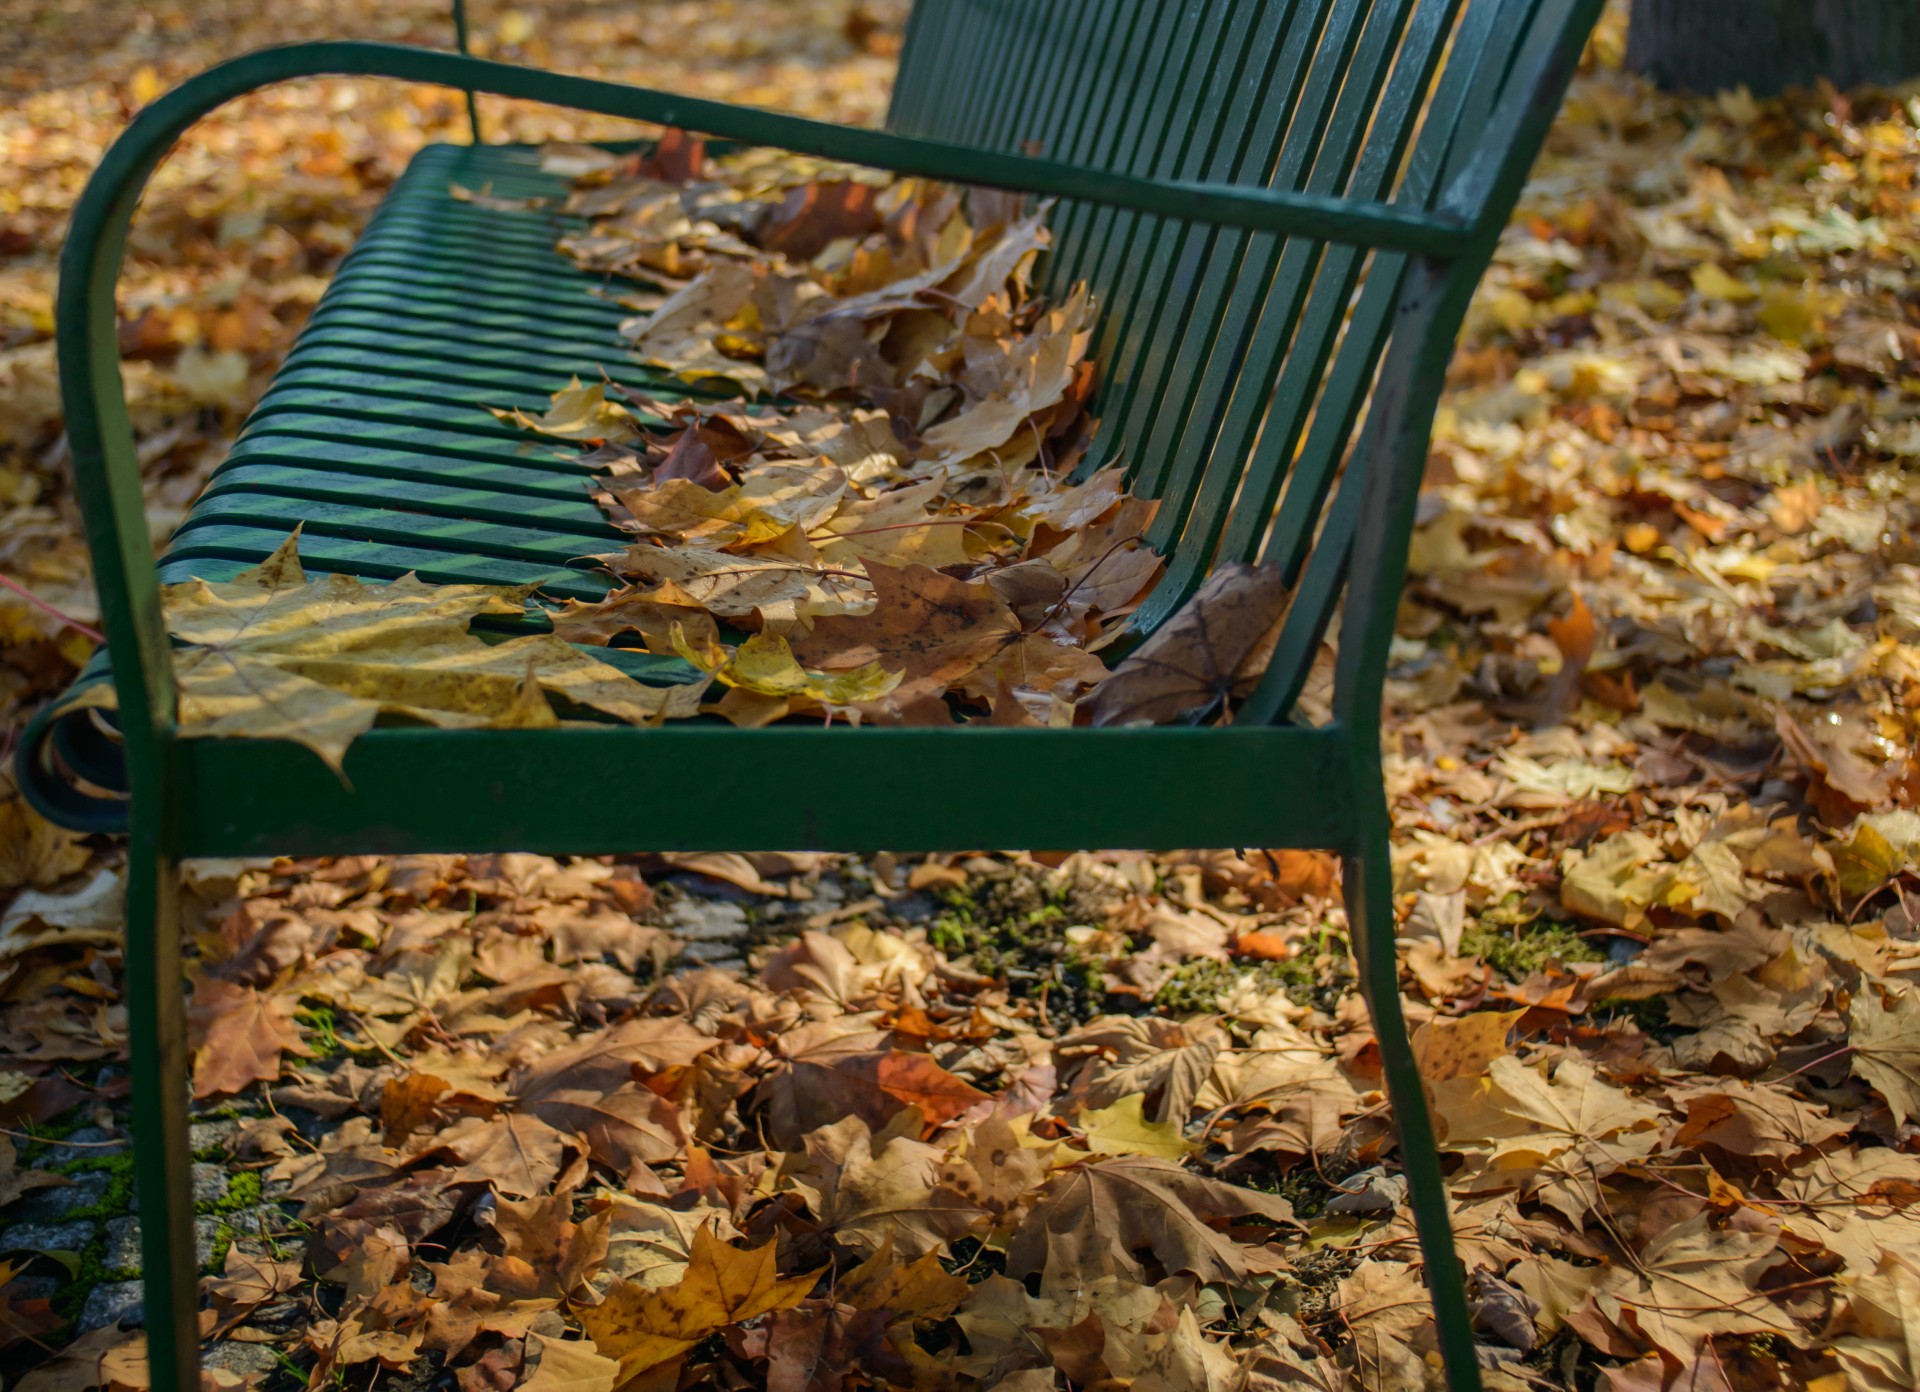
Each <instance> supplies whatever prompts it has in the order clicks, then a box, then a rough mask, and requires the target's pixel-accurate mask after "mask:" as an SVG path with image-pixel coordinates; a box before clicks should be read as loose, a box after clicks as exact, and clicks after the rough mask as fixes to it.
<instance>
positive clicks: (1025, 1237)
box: [1007, 1155, 1293, 1282]
mask: <svg viewBox="0 0 1920 1392" xmlns="http://www.w3.org/2000/svg"><path fill="white" fill-rule="evenodd" d="M1203 1214H1204V1215H1206V1217H1204V1218H1203V1217H1202V1216H1201V1215H1203ZM1209 1218H1211V1219H1215V1220H1220V1219H1232V1218H1262V1219H1265V1220H1267V1221H1268V1222H1273V1223H1291V1222H1292V1221H1293V1206H1292V1205H1291V1204H1289V1203H1288V1202H1287V1201H1286V1200H1285V1199H1281V1198H1276V1197H1274V1196H1273V1195H1270V1194H1262V1193H1259V1192H1257V1191H1255V1190H1252V1189H1242V1188H1239V1187H1238V1186H1236V1185H1232V1184H1225V1183H1222V1182H1221V1181H1220V1180H1217V1179H1207V1178H1205V1177H1203V1176H1201V1175H1197V1174H1194V1173H1193V1172H1192V1171H1191V1170H1186V1169H1182V1168H1181V1167H1180V1166H1179V1165H1176V1164H1173V1163H1172V1162H1170V1161H1167V1160H1161V1159H1158V1158H1156V1157H1154V1156H1150V1155H1116V1156H1112V1157H1109V1158H1106V1159H1101V1160H1096V1161H1092V1162H1089V1163H1086V1164H1081V1165H1076V1166H1074V1167H1073V1168H1072V1169H1069V1170H1065V1171H1063V1172H1062V1173H1060V1174H1058V1175H1056V1176H1054V1178H1053V1179H1051V1180H1049V1181H1048V1183H1047V1186H1046V1188H1045V1189H1044V1190H1043V1191H1042V1192H1041V1195H1040V1198H1039V1200H1038V1201H1037V1202H1036V1203H1035V1204H1034V1206H1033V1213H1032V1216H1031V1217H1030V1218H1029V1219H1028V1221H1027V1222H1026V1223H1025V1224H1024V1225H1023V1226H1022V1227H1021V1228H1020V1230H1019V1231H1018V1232H1017V1233H1016V1234H1015V1235H1014V1239H1013V1244H1012V1245H1011V1246H1010V1247H1009V1248H1008V1249H1007V1274H1008V1275H1010V1276H1015V1277H1022V1276H1027V1275H1029V1274H1034V1273H1045V1278H1046V1279H1047V1280H1049V1281H1078V1282H1090V1281H1092V1280H1094V1279H1096V1278H1098V1277H1100V1276H1103V1275H1121V1276H1125V1277H1128V1278H1130V1279H1133V1280H1140V1279H1144V1278H1146V1268H1144V1267H1143V1266H1142V1265H1141V1263H1140V1261H1139V1259H1138V1258H1137V1257H1136V1256H1135V1255H1134V1254H1135V1253H1136V1252H1140V1251H1151V1252H1152V1253H1153V1255H1154V1258H1155V1260H1156V1261H1157V1262H1158V1263H1159V1265H1160V1266H1161V1268H1162V1269H1163V1270H1164V1271H1165V1272H1166V1273H1167V1274H1169V1275H1172V1274H1175V1273H1179V1272H1192V1273H1193V1274H1194V1275H1196V1276H1198V1277H1199V1278H1200V1279H1201V1280H1202V1281H1233V1280H1238V1279H1242V1278H1244V1277H1246V1276H1248V1275H1251V1274H1252V1273H1254V1272H1256V1271H1273V1270H1275V1269H1277V1267H1278V1265H1279V1258H1278V1256H1277V1255H1276V1254H1275V1253H1273V1252H1271V1251H1270V1250H1268V1249H1267V1248H1265V1247H1261V1246H1253V1245H1248V1244H1244V1243H1240V1242H1236V1241H1234V1240H1233V1239H1232V1238H1230V1237H1227V1236H1226V1235H1224V1234H1222V1233H1221V1232H1220V1231H1219V1230H1218V1229H1216V1228H1214V1227H1213V1226H1211V1225H1210V1224H1209V1222H1208V1221H1207V1219H1209Z"/></svg>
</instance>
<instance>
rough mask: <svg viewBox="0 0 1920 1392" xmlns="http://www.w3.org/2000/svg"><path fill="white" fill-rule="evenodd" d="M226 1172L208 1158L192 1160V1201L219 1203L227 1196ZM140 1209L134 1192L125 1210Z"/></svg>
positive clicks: (138, 1198)
mask: <svg viewBox="0 0 1920 1392" xmlns="http://www.w3.org/2000/svg"><path fill="white" fill-rule="evenodd" d="M227 1183H228V1179H227V1172H226V1170H225V1169H224V1168H222V1167H221V1166H219V1165H216V1164H214V1163H213V1162H212V1161H210V1160H196V1161H194V1162H193V1201H194V1202H195V1203H196V1204H203V1203H219V1202H220V1200H222V1199H224V1198H226V1196H227ZM139 1211H140V1195H139V1194H137V1193H136V1194H135V1195H134V1196H133V1201H132V1202H131V1203H130V1204H128V1205H127V1212H129V1213H138V1212H139Z"/></svg>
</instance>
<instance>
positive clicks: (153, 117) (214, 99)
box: [56, 43, 1469, 740]
mask: <svg viewBox="0 0 1920 1392" xmlns="http://www.w3.org/2000/svg"><path fill="white" fill-rule="evenodd" d="M327 75H338V76H361V77H389V78H396V79H400V80H402V81H410V82H431V83H435V84H438V85H442V86H447V87H454V88H462V89H467V90H470V91H478V92H486V93H490V94H492V95H496V96H504V97H520V98H524V99H527V100H531V101H541V102H550V103H553V104H556V105H561V106H567V107H572V108H575V109H577V110H581V111H591V112H597V113H599V114H602V115H607V116H616V117H624V118H628V119H631V120H636V121H648V122H653V123H655V124H659V125H665V126H679V127H682V128H684V129H687V130H693V131H698V132H701V133H702V134H706V135H712V136H719V137H722V138H725V139H731V140H739V141H744V142H746V143H749V144H755V145H773V146H779V147H781V148H784V149H788V150H793V151H797V152H799V153H803V154H810V155H816V156H820V157H822V158H827V159H836V160H843V161H846V162H848V163H851V164H863V165H869V166H873V167H877V168H882V169H890V170H894V171H896V172H899V173H903V174H913V175H920V176H923V177H927V178H934V179H943V180H948V181H951V182H955V183H963V184H982V185H988V186H991V187H995V188H1004V189H1011V190H1015V191H1019V192H1026V193H1038V194H1047V195H1054V196H1059V197H1067V198H1076V199H1082V200H1085V201H1088V202H1093V203H1101V204H1106V205H1109V206H1112V207H1117V208H1124V209H1129V210H1131V211H1134V212H1141V213H1149V214H1154V215H1157V216H1162V217H1168V218H1175V219H1180V220H1183V221H1189V222H1204V223H1214V224H1218V225H1224V226H1230V227H1239V228H1245V229H1249V230H1255V231H1263V232H1271V233H1278V234H1283V235H1295V236H1306V237H1313V238H1316V239H1322V240H1327V241H1333V242H1343V243H1348V244H1355V245H1363V246H1376V247H1381V248H1385V249H1390V250H1398V251H1410V252H1416V253H1420V254H1424V255H1428V256H1435V257H1447V256H1451V255H1453V254H1455V253H1456V252H1457V251H1459V250H1460V249H1462V248H1463V247H1464V246H1465V245H1466V242H1467V238H1468V231H1469V229H1468V226H1467V223H1466V220H1465V219H1463V218H1460V217H1458V216H1453V215H1446V214H1436V213H1430V212H1423V211H1416V210H1412V209H1406V208H1398V207H1393V206H1390V205H1386V204H1378V203H1373V204H1367V203H1347V202H1342V201H1340V200H1338V199H1332V198H1323V197H1316V196H1313V195H1310V194H1300V193H1292V192H1287V191H1281V190H1268V189H1259V188H1247V187H1238V186H1230V185H1223V184H1197V183H1186V182H1179V181H1167V180H1155V179H1143V178H1138V177H1134V176H1130V175H1124V174H1110V173H1106V172H1103V171H1101V170H1096V169H1088V168H1085V167H1084V166H1078V165H1071V164H1063V163H1060V162H1058V161H1055V160H1048V159H1041V158H1037V157H1033V156H1028V155H1015V154H1003V153H999V152H996V151H990V150H979V149H973V148H970V147H968V146H964V145H954V144H949V143H944V142H940V141H931V140H919V139H914V138H911V137H907V136H900V135H893V134H890V133H888V132H885V131H875V130H860V129H854V128H851V127H846V126H836V125H832V124H829V123H827V122H823V121H813V120H808V119H805V118H803V117H799V116H787V115H783V114H780V113H777V112H771V111H760V110H756V109H752V108H748V107H740V106H733V105H729V104H727V103H725V102H715V101H705V100H701V99H699V98H695V97H685V96H678V95H675V94H673V93H668V92H658V91H652V90H649V89H647V88H643V87H629V86H625V85H622V84H620V83H614V82H602V81H598V80H595V79H591V78H584V77H569V76H564V75H561V74H555V73H546V72H540V71H538V70H536V69H532V68H520V67H514V66H511V65H509V64H505V63H493V62H487V61H484V60H482V59H477V58H469V57H466V56H463V55H460V54H454V53H441V52H436V51H433V50H431V49H422V48H411V47H405V46H401V45H397V44H377V43H310V44H292V45H288V46H286V47H284V48H270V49H264V50H262V51H260V52H258V53H252V54H248V55H247V56H245V57H242V58H236V59H234V60H233V61H231V62H228V63H223V64H221V65H220V66H218V67H215V68H212V69H209V70H208V71H207V72H205V73H202V74H201V75H200V76H198V77H196V78H194V79H192V80H191V81H189V82H187V83H185V84H184V85H183V86H181V87H179V88H176V89H175V90H174V91H172V92H169V93H168V94H166V95H165V96H163V97H161V98H160V99H159V100H158V101H156V102H154V103H153V105H151V106H149V107H148V108H147V109H146V110H144V111H142V112H141V113H140V114H139V116H137V117H136V118H135V119H134V121H133V123H132V125H130V126H129V127H128V128H127V130H126V131H125V132H123V133H122V134H121V136H120V138H119V139H118V140H116V141H114V143H113V145H112V146H111V147H110V148H109V149H108V151H107V153H106V155H105V157H104V158H103V159H102V160H101V162H100V167H99V169H97V170H96V171H95V172H94V175H93V177H92V179H90V180H89V181H88V183H87V187H86V190H85V192H84V193H82V195H81V197H80V201H79V203H78V204H77V205H76V206H75V208H74V214H73V223H72V227H71V229H70V231H69V234H68V238H67V243H66V247H65V249H64V251H63V252H62V255H61V259H60V289H59V299H58V308H57V320H56V330H57V332H56V336H57V338H58V344H59V347H58V351H59V362H60V386H61V396H62V400H63V402H64V405H65V408H66V416H67V424H68V431H69V438H70V439H71V442H72V448H73V459H74V474H75V480H76V485H77V491H78V494H79V498H80V503H81V507H82V510H83V512H84V513H85V517H86V524H87V539H88V542H89V544H90V546H91V548H92V551H93V556H94V569H95V579H96V583H97V584H98V586H99V591H100V607H101V612H102V615H103V617H104V619H105V622H106V629H107V635H108V646H109V649H110V651H111V654H112V658H113V670H114V677H115V680H116V682H117V683H118V684H119V688H120V702H121V718H122V720H123V722H125V723H126V725H127V727H128V729H127V733H128V737H129V739H130V740H134V739H139V738H141V736H142V734H143V731H142V729H141V727H142V726H143V725H144V726H145V727H146V730H147V731H154V730H165V729H167V728H169V727H170V726H171V725H172V723H173V714H174V700H173V683H172V679H171V664H170V661H169V653H168V642H167V634H166V626H165V623H164V621H163V619H162V616H161V612H160V594H159V576H158V570H157V568H156V566H155V563H154V556H153V549H152V547H151V545H150V544H149V542H148V539H147V529H146V519H145V509H144V505H143V503H142V500H141V494H140V475H139V468H138V466H137V464H136V462H135V458H134V445H133V430H132V426H131V424H130V422H129V420H128V416H127V410H126V403H125V400H124V398H123V396H122V393H121V382H120V364H119V354H118V349H117V332H116V323H115V305H114V283H115V281H116V279H117V278H118V275H119V271H120V263H121V259H122V252H123V249H124V244H125V239H126V232H127V227H128V223H129V222H130V220H131V218H132V216H133V210H134V206H135V205H136V204H137V203H138V201H139V198H140V194H141V191H142V190H143V189H144V188H145V186H146V182H147V178H148V176H149V175H150V174H151V173H152V172H153V169H154V166H155V165H156V164H158V163H159V161H160V158H161V157H162V156H163V155H164V154H166V152H167V151H168V150H170V149H171V148H172V147H173V145H174V143H175V141H177V140H178V139H179V137H180V135H181V134H182V133H183V132H184V131H185V130H186V129H187V127H188V126H190V125H192V124H193V123H194V122H195V121H197V120H198V119H199V118H200V117H202V116H204V115H206V114H207V113H208V112H209V111H212V110H213V109H214V108H216V107H218V106H220V105H222V104H224V103H225V102H227V101H230V100H232V99H233V98H235V97H238V96H242V95H244V94H245V93H247V92H250V91H253V90H254V89H256V88H259V87H265V86H268V85H270V84H272V83H275V82H283V81H287V80H288V79H291V78H301V77H319V76H327Z"/></svg>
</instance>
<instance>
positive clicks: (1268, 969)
mask: <svg viewBox="0 0 1920 1392" xmlns="http://www.w3.org/2000/svg"><path fill="white" fill-rule="evenodd" d="M1249 976H1251V977H1252V978H1253V984H1254V988H1255V989H1256V990H1260V991H1284V992H1285V993H1286V996H1287V999H1288V1000H1290V1001H1292V1002H1293V1003H1294V1004H1295V1005H1303V1006H1311V1007H1312V1008H1313V1009H1315V1010H1322V1011H1331V1010H1332V1009H1333V1008H1334V1006H1335V1005H1336V1004H1337V1003H1338V1001H1339V999H1340V997H1341V996H1342V995H1344V994H1345V993H1346V992H1347V991H1349V990H1351V989H1352V987H1353V980H1354V977H1353V964H1352V962H1351V961H1349V960H1348V958H1347V954H1346V950H1345V947H1344V944H1341V943H1340V940H1339V939H1338V938H1336V937H1334V936H1333V935H1331V934H1329V933H1325V932H1323V933H1321V934H1320V936H1319V937H1318V938H1317V939H1316V940H1315V941H1313V942H1310V943H1306V944H1303V945H1302V949H1301V951H1300V953H1299V954H1298V955H1297V956H1293V957H1289V958H1288V959H1287V960H1286V961H1284V962H1219V961H1214V960H1213V959H1211V958H1204V957H1203V958H1197V959H1195V960H1194V961H1191V962H1186V963H1183V964H1182V965H1181V966H1180V968H1179V969H1178V970H1177V971H1175V972H1174V974H1173V975H1172V976H1171V977H1169V978H1167V980H1166V982H1165V983H1164V984H1163V985H1162V986H1161V987H1160V989H1159V990H1158V991H1156V992H1155V993H1154V997H1153V1004H1154V1008H1155V1009H1157V1010H1162V1011H1165V1012H1166V1013H1167V1014H1169V1015H1205V1014H1209V1013H1211V1012H1212V1011H1214V1010H1216V1009H1218V1008H1219V1003H1220V997H1221V995H1222V994H1224V993H1225V992H1227V991H1230V990H1232V989H1233V988H1234V987H1236V986H1237V985H1239V984H1240V982H1241V980H1242V979H1244V978H1246V977H1249Z"/></svg>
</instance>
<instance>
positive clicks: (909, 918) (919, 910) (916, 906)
mask: <svg viewBox="0 0 1920 1392" xmlns="http://www.w3.org/2000/svg"><path fill="white" fill-rule="evenodd" d="M886 905H887V907H886V909H885V912H886V913H888V914H890V915H891V916H892V917H894V918H897V919H899V920H900V921H901V922H902V923H925V922H926V921H927V920H928V919H930V918H932V917H933V916H934V915H935V914H937V913H939V912H940V906H939V905H938V904H936V903H935V902H934V901H933V900H932V899H931V898H930V897H928V896H927V895H925V894H923V893H921V892H920V891H919V890H917V889H915V890H909V891H908V892H907V893H905V894H896V895H895V896H894V897H893V898H891V899H889V900H887V901H886Z"/></svg>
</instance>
